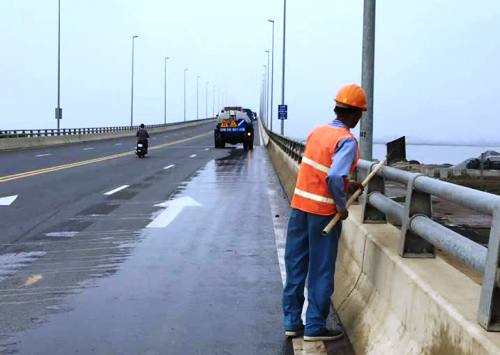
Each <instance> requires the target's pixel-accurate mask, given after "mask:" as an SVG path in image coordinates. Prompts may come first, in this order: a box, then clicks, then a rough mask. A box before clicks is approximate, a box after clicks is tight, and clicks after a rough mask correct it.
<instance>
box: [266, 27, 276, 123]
mask: <svg viewBox="0 0 500 355" xmlns="http://www.w3.org/2000/svg"><path fill="white" fill-rule="evenodd" d="M267 21H269V22H270V23H271V24H272V25H273V36H272V50H271V120H270V121H271V131H272V130H273V110H274V107H273V105H274V104H273V96H274V20H267Z"/></svg>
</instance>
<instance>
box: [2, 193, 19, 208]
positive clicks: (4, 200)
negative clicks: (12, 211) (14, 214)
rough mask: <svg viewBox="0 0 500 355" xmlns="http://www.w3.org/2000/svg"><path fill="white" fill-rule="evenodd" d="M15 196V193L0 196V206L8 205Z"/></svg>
mask: <svg viewBox="0 0 500 355" xmlns="http://www.w3.org/2000/svg"><path fill="white" fill-rule="evenodd" d="M16 198H17V195H14V196H7V197H0V206H10V205H12V202H14V201H15V200H16Z"/></svg>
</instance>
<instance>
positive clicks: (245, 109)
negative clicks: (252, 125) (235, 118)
mask: <svg viewBox="0 0 500 355" xmlns="http://www.w3.org/2000/svg"><path fill="white" fill-rule="evenodd" d="M243 112H245V113H246V114H247V116H248V117H249V118H250V119H251V120H252V121H255V120H256V119H257V116H256V115H255V112H253V111H252V110H250V109H249V108H244V109H243Z"/></svg>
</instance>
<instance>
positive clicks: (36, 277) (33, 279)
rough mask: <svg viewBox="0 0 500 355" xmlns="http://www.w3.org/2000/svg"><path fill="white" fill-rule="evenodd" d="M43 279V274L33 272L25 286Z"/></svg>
mask: <svg viewBox="0 0 500 355" xmlns="http://www.w3.org/2000/svg"><path fill="white" fill-rule="evenodd" d="M42 279H43V276H42V275H40V274H33V275H30V276H29V277H28V278H27V279H26V280H25V281H24V283H23V286H24V287H28V286H31V285H34V284H36V283H37V282H39V281H41V280H42Z"/></svg>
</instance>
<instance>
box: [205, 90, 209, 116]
mask: <svg viewBox="0 0 500 355" xmlns="http://www.w3.org/2000/svg"><path fill="white" fill-rule="evenodd" d="M205 118H208V81H207V82H206V83H205Z"/></svg>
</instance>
